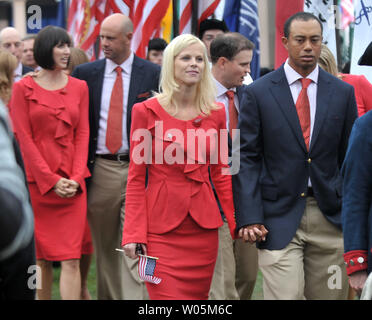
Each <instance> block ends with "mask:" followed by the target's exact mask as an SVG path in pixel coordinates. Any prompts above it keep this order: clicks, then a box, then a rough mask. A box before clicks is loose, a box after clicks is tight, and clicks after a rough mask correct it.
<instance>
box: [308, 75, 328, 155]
mask: <svg viewBox="0 0 372 320" xmlns="http://www.w3.org/2000/svg"><path fill="white" fill-rule="evenodd" d="M332 91H333V87H332V85H331V83H330V80H329V78H327V77H326V73H325V71H323V70H321V69H320V68H319V77H318V85H317V94H316V112H315V119H314V128H313V133H312V136H311V142H310V150H309V151H311V149H312V148H313V147H314V144H315V142H316V139H317V138H318V136H319V132H320V129H321V128H322V125H323V122H324V119H325V118H326V116H327V111H328V107H327V106H328V104H329V101H330V97H331V96H332Z"/></svg>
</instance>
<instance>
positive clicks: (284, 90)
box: [270, 66, 307, 152]
mask: <svg viewBox="0 0 372 320" xmlns="http://www.w3.org/2000/svg"><path fill="white" fill-rule="evenodd" d="M272 82H273V85H272V86H271V88H270V90H271V93H272V94H273V96H274V98H275V100H276V101H277V103H278V105H279V107H280V109H281V110H282V112H283V114H284V116H285V118H286V119H287V121H288V124H289V126H290V127H291V129H292V131H293V133H294V135H295V137H296V138H297V141H298V143H299V144H300V145H301V147H302V148H303V149H304V151H305V152H307V147H306V144H305V140H304V137H303V134H302V129H301V125H300V120H299V119H298V115H297V110H296V106H295V104H294V102H293V98H292V94H291V90H290V89H289V85H288V81H287V78H286V76H285V73H284V68H283V66H281V67H280V68H279V69H278V70H276V71H274V72H273V77H272Z"/></svg>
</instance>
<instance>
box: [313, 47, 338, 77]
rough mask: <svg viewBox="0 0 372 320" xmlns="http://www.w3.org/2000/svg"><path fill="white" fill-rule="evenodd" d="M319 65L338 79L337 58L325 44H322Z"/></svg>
mask: <svg viewBox="0 0 372 320" xmlns="http://www.w3.org/2000/svg"><path fill="white" fill-rule="evenodd" d="M318 64H319V66H320V67H321V68H322V69H323V70H324V71H327V72H328V73H330V74H332V75H334V76H335V77H338V70H337V64H336V60H335V57H334V56H333V54H332V51H331V50H329V48H328V47H327V46H326V45H325V44H322V48H321V51H320V56H319V60H318Z"/></svg>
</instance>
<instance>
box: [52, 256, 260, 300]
mask: <svg viewBox="0 0 372 320" xmlns="http://www.w3.org/2000/svg"><path fill="white" fill-rule="evenodd" d="M60 273H61V268H60V267H58V268H53V288H52V299H53V300H60V299H61V296H60V293H59V275H60ZM88 289H89V292H90V295H91V296H92V299H93V300H96V299H97V290H96V262H95V258H94V257H93V258H92V264H91V266H90V270H89V274H88ZM262 299H263V293H262V274H261V272H260V271H258V275H257V281H256V286H255V288H254V291H253V294H252V300H262Z"/></svg>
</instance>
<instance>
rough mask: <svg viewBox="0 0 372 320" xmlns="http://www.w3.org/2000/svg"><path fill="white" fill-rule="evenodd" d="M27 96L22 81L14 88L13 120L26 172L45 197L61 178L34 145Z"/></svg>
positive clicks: (11, 104) (12, 101) (11, 102)
mask: <svg viewBox="0 0 372 320" xmlns="http://www.w3.org/2000/svg"><path fill="white" fill-rule="evenodd" d="M25 96H26V95H25V87H24V85H23V82H22V80H21V81H19V82H17V83H15V84H14V86H13V93H12V99H11V101H10V106H11V109H10V110H11V118H12V121H13V124H14V128H15V132H16V133H17V138H18V140H19V144H20V147H21V151H22V155H23V161H24V163H25V167H26V171H27V170H29V171H30V173H31V175H32V177H33V178H34V179H35V182H36V185H37V186H38V188H39V191H40V193H41V194H42V195H44V194H45V193H47V192H48V191H49V190H50V189H52V188H53V187H54V186H55V184H56V183H57V182H58V180H59V179H60V178H61V176H59V175H58V174H56V173H53V172H52V171H51V170H50V168H49V165H48V164H47V163H46V162H45V160H44V158H43V157H42V155H41V154H40V152H39V150H38V148H37V147H36V145H35V143H34V140H33V137H32V130H31V124H30V118H29V104H28V101H27V100H26V98H25Z"/></svg>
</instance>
